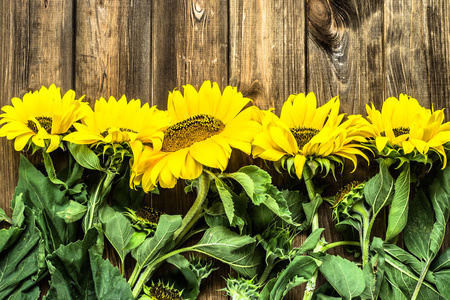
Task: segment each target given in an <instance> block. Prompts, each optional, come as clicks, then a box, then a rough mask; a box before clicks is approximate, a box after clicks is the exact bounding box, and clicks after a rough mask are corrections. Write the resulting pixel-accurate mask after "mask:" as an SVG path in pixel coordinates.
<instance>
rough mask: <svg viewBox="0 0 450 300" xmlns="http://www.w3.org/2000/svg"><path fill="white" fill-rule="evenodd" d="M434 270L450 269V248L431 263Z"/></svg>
mask: <svg viewBox="0 0 450 300" xmlns="http://www.w3.org/2000/svg"><path fill="white" fill-rule="evenodd" d="M430 269H431V270H433V271H439V270H441V269H450V248H447V250H445V251H444V253H442V254H441V255H439V256H438V257H437V258H436V259H435V260H434V261H433V263H432V264H431V267H430Z"/></svg>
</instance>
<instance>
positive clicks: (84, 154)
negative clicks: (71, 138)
mask: <svg viewBox="0 0 450 300" xmlns="http://www.w3.org/2000/svg"><path fill="white" fill-rule="evenodd" d="M67 148H68V149H69V151H70V153H71V154H72V156H73V158H75V160H76V161H77V163H79V164H80V165H81V166H83V167H84V168H86V169H89V170H97V171H102V172H106V169H105V168H103V167H102V165H101V163H100V159H99V158H98V156H97V155H96V154H95V152H94V151H92V150H91V149H89V147H88V146H87V145H78V144H73V143H68V145H67Z"/></svg>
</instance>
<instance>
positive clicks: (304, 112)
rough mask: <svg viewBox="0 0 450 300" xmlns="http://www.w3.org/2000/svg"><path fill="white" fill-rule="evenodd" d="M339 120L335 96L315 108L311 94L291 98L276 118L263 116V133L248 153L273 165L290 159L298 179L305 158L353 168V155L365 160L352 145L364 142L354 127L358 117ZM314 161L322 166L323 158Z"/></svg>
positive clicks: (354, 158)
mask: <svg viewBox="0 0 450 300" xmlns="http://www.w3.org/2000/svg"><path fill="white" fill-rule="evenodd" d="M343 117H344V115H343V114H339V99H338V98H337V97H335V98H333V99H331V100H330V101H328V102H327V103H326V104H325V105H323V106H321V107H317V100H316V96H315V95H314V93H309V94H308V95H305V94H298V95H291V96H289V98H288V100H287V101H286V102H285V103H284V105H283V108H282V110H281V116H280V118H278V117H277V116H276V115H275V114H273V113H270V112H268V113H266V114H265V116H264V118H263V119H262V126H263V130H262V132H260V133H259V134H258V135H256V137H255V140H254V141H253V150H252V154H253V156H254V157H261V158H263V159H265V160H270V161H276V162H278V161H280V160H282V159H285V158H287V159H293V166H294V167H295V172H296V175H297V177H298V178H302V173H303V168H304V165H305V163H306V161H307V159H311V160H314V159H315V158H329V159H331V160H334V161H338V162H339V161H340V160H341V159H340V158H347V159H350V160H351V161H352V162H353V164H354V166H355V168H356V164H357V157H356V155H360V156H362V157H364V158H365V159H366V160H368V158H367V157H366V155H365V154H364V153H362V152H361V151H360V150H359V149H358V148H360V147H361V146H360V145H359V144H357V143H356V142H364V141H365V140H366V139H365V138H364V137H363V136H362V135H360V134H359V133H358V130H356V129H355V128H354V125H355V124H356V119H357V118H358V116H353V117H352V118H350V119H349V120H347V121H345V122H344V123H341V122H342V119H343ZM318 161H319V162H320V163H324V160H323V159H319V160H318ZM325 165H327V163H325Z"/></svg>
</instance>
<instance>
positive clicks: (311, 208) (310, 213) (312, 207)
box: [300, 194, 323, 230]
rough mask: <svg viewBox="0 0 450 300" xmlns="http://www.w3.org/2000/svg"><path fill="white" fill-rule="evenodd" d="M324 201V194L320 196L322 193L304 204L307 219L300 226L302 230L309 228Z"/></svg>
mask: <svg viewBox="0 0 450 300" xmlns="http://www.w3.org/2000/svg"><path fill="white" fill-rule="evenodd" d="M322 202H323V200H322V196H320V194H316V197H315V198H314V200H312V201H310V202H306V203H303V204H302V207H303V211H304V213H305V217H306V220H305V221H304V222H303V223H302V225H301V226H300V230H305V229H307V228H309V226H311V221H312V218H313V217H314V214H315V213H316V211H317V210H318V209H319V207H320V205H321V204H322Z"/></svg>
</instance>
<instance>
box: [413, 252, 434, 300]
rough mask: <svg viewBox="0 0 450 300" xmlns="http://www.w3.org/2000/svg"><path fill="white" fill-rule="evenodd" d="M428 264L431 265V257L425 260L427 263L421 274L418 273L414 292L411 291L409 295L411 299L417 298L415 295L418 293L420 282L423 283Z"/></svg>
mask: <svg viewBox="0 0 450 300" xmlns="http://www.w3.org/2000/svg"><path fill="white" fill-rule="evenodd" d="M430 265H431V259H429V260H428V261H427V264H426V265H425V268H424V269H423V271H422V274H420V278H419V281H418V282H417V285H416V288H415V289H414V293H413V295H412V297H411V300H416V299H417V296H418V295H419V291H420V287H421V286H422V283H423V281H424V279H425V276H426V275H427V273H428V269H429V268H430Z"/></svg>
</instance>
